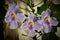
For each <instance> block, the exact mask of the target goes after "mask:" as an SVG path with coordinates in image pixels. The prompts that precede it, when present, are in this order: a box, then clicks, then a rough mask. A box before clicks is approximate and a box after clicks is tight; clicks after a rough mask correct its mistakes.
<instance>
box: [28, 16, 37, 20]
mask: <svg viewBox="0 0 60 40" xmlns="http://www.w3.org/2000/svg"><path fill="white" fill-rule="evenodd" d="M35 18H36V16H35V15H29V16H28V19H29V20H32V21H34V19H35Z"/></svg>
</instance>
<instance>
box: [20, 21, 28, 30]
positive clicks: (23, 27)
mask: <svg viewBox="0 0 60 40" xmlns="http://www.w3.org/2000/svg"><path fill="white" fill-rule="evenodd" d="M21 29H22V30H26V29H28V25H27V21H26V22H25V23H23V24H22V26H21Z"/></svg>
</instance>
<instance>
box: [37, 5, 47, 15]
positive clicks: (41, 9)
mask: <svg viewBox="0 0 60 40" xmlns="http://www.w3.org/2000/svg"><path fill="white" fill-rule="evenodd" d="M46 9H47V5H46V4H43V5H42V6H41V7H37V13H38V14H41V13H42V12H43V11H45V10H46Z"/></svg>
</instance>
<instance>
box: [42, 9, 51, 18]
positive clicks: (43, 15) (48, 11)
mask: <svg viewBox="0 0 60 40" xmlns="http://www.w3.org/2000/svg"><path fill="white" fill-rule="evenodd" d="M50 13H51V11H50V10H49V9H47V10H46V11H43V12H42V14H41V15H42V18H43V19H44V18H45V17H47V16H50Z"/></svg>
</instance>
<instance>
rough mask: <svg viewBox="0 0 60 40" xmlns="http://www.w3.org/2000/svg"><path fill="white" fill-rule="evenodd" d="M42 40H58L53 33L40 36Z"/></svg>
mask: <svg viewBox="0 0 60 40" xmlns="http://www.w3.org/2000/svg"><path fill="white" fill-rule="evenodd" d="M42 40H59V38H58V37H57V36H56V34H55V33H53V32H50V33H46V34H44V35H43V36H42Z"/></svg>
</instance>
